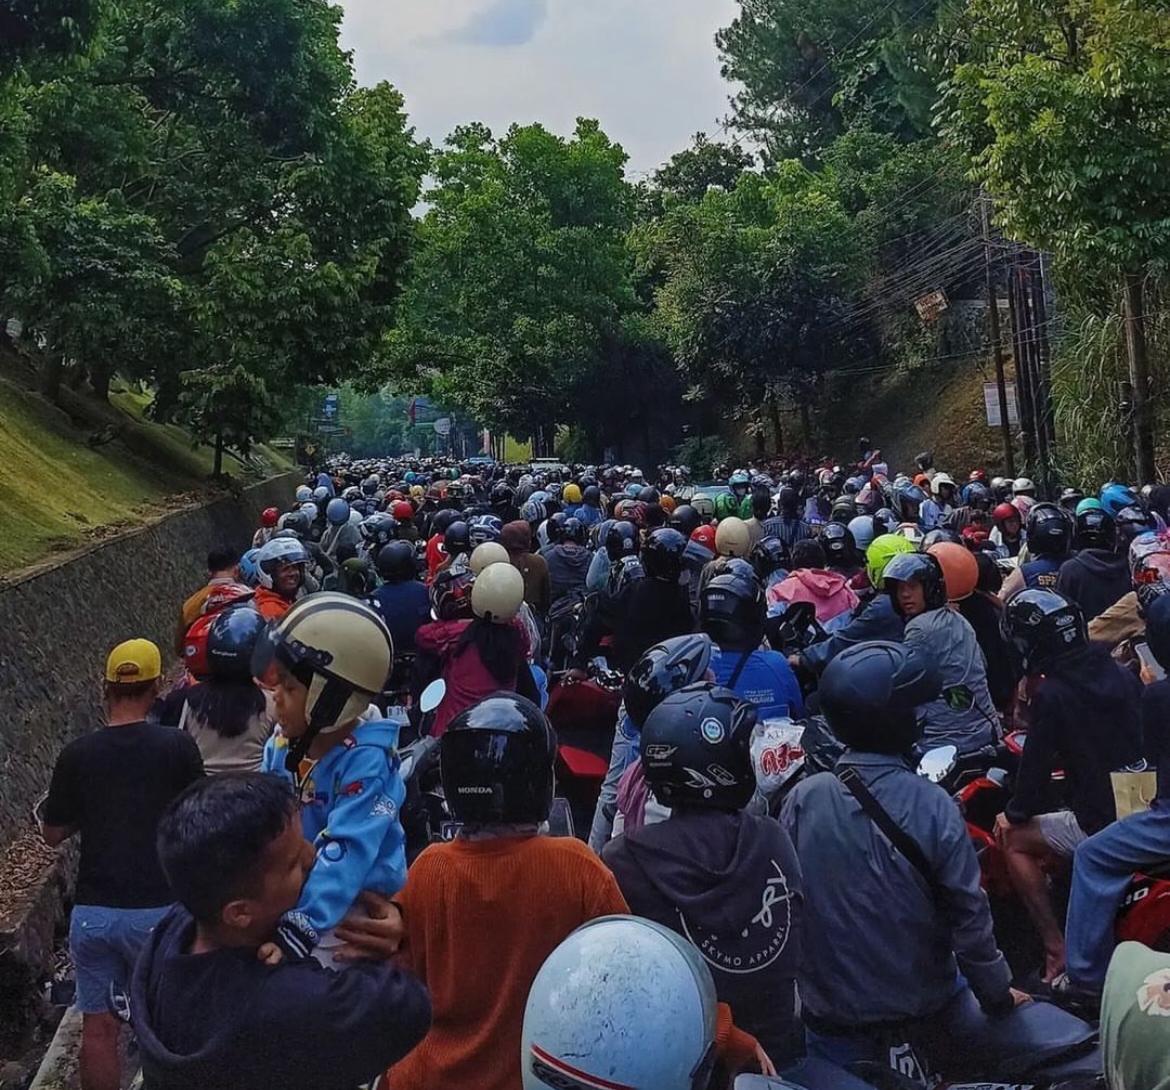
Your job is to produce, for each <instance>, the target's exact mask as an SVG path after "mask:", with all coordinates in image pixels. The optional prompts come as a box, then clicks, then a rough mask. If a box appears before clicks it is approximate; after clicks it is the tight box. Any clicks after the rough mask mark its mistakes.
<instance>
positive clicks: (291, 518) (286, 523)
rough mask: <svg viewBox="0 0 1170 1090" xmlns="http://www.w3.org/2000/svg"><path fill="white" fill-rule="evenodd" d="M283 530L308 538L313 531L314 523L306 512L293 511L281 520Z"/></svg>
mask: <svg viewBox="0 0 1170 1090" xmlns="http://www.w3.org/2000/svg"><path fill="white" fill-rule="evenodd" d="M280 528H281V529H282V530H291V531H292V532H293V533H294V534H296V535H297V537H300V538H305V537H308V536H309V534H310V533H312V531H313V522H312V520H311V519H310V518H309V516H308V515H307V514H306V513H305V512H304V511H293V512H292V514H289V515H285V516H284V518H283V519H282V520H281V523H280Z"/></svg>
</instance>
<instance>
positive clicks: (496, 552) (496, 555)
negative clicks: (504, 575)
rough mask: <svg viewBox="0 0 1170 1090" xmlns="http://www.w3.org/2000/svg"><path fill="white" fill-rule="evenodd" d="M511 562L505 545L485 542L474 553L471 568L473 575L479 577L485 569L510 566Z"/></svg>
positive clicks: (470, 563) (496, 542)
mask: <svg viewBox="0 0 1170 1090" xmlns="http://www.w3.org/2000/svg"><path fill="white" fill-rule="evenodd" d="M511 562H512V561H511V558H510V557H509V556H508V550H507V549H505V548H504V546H503V545H501V544H500V543H499V542H498V541H485V542H484V543H483V544H482V545H477V546H476V547H475V549H474V550H473V551H472V554H471V560H470V562H469V566H470V568H471V572H472V574H473V575H479V573H480V572H482V571H483V570H484V568H486V567H488V566H489V565H491V564H510V563H511ZM521 578H523V576H521Z"/></svg>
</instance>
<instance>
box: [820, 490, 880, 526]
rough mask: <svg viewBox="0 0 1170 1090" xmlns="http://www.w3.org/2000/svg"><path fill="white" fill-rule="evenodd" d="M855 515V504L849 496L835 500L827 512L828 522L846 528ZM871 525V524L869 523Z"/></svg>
mask: <svg viewBox="0 0 1170 1090" xmlns="http://www.w3.org/2000/svg"><path fill="white" fill-rule="evenodd" d="M856 514H857V504H856V503H855V502H854V501H853V499H852V498H851V497H849V496H841V497H840V498H839V499H837V500H835V501H834V503H833V507H832V509H831V510H830V511H829V521H830V522H839V523H841V525H842V526H847V525H848V524H849V523H850V522H852V521H853V518H854V516H855V515H856ZM871 525H872V523H871Z"/></svg>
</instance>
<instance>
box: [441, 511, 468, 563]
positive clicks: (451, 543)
mask: <svg viewBox="0 0 1170 1090" xmlns="http://www.w3.org/2000/svg"><path fill="white" fill-rule="evenodd" d="M443 548H444V550H446V553H447V555H448V556H460V555H461V554H463V553H469V552H471V527H470V526H468V525H467V523H466V522H464V521H463V520H462V519H458V520H457V521H455V522H453V523H451V525H450V526H448V527H447V529H446V531H445V532H444V533H443Z"/></svg>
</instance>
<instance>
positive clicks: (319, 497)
mask: <svg viewBox="0 0 1170 1090" xmlns="http://www.w3.org/2000/svg"><path fill="white" fill-rule="evenodd" d="M329 499H330V492H329V489H328V488H326V487H325V486H324V485H320V486H319V487H317V488H314V489H313V502H314V503H315V504H316V505H317V507H318V509H320V508H322V507H324V506H325V505H326V504H327V503H328V502H329Z"/></svg>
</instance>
